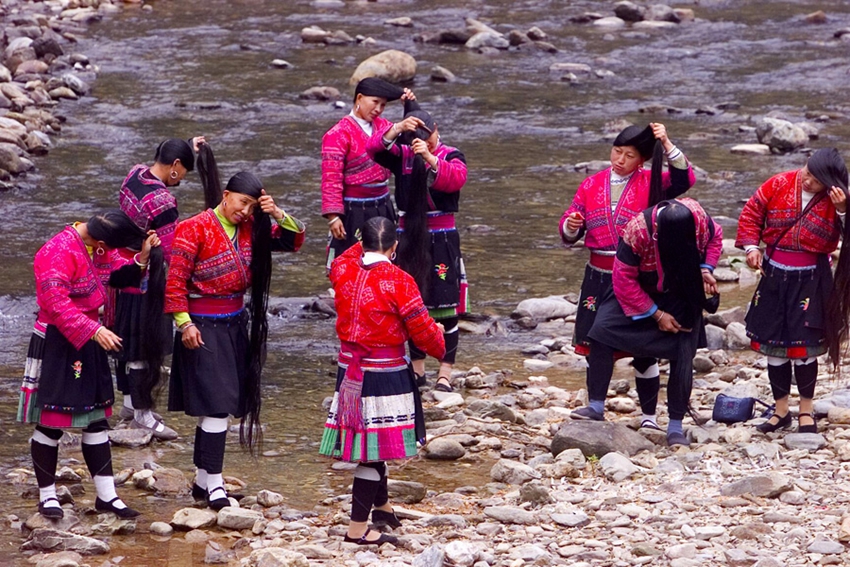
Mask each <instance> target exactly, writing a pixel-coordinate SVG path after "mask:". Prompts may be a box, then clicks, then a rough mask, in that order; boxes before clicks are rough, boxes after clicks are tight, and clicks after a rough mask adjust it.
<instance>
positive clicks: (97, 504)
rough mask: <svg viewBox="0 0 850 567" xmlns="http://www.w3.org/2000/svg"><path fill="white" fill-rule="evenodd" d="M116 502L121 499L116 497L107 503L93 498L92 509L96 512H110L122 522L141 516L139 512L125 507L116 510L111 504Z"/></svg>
mask: <svg viewBox="0 0 850 567" xmlns="http://www.w3.org/2000/svg"><path fill="white" fill-rule="evenodd" d="M116 500H121V498H119V497H118V496H116V497H115V498H113V499H112V500H110V501H109V502H104V501H103V500H101V499H100V498H95V500H94V509H95V510H97V511H98V512H112V513H113V514H115V515H116V516H118V517H119V518H121V519H124V520H127V519H130V518H135V517H137V516H140V515H141V512H139V511H137V510H133V509H132V508H130V507H129V506H126V505H125V506H124V507H123V508H116V507H115V505H114V504H113V502H115V501H116Z"/></svg>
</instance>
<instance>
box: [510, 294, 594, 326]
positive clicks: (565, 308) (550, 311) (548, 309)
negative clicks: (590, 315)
mask: <svg viewBox="0 0 850 567" xmlns="http://www.w3.org/2000/svg"><path fill="white" fill-rule="evenodd" d="M576 311H578V306H577V305H576V304H575V303H570V302H569V301H567V299H566V298H565V297H564V296H562V295H550V296H549V297H531V298H528V299H524V300H522V301H520V302H519V305H517V306H516V309H515V310H514V312H513V313H512V314H511V317H513V318H515V319H520V318H522V317H530V318H531V319H534V320H535V321H548V320H549V319H558V318H561V317H569V316H570V315H575V312H576Z"/></svg>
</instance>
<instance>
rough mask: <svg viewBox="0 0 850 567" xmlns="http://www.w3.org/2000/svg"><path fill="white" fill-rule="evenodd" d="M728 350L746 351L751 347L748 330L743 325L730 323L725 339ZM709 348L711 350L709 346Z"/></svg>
mask: <svg viewBox="0 0 850 567" xmlns="http://www.w3.org/2000/svg"><path fill="white" fill-rule="evenodd" d="M723 342H724V344H725V345H726V348H728V349H731V350H745V349H747V348H749V347H750V338H749V337H748V336H747V328H746V327H745V326H744V325H743V324H742V323H729V325H727V326H726V332H725V336H724V339H723ZM709 348H711V347H710V346H709Z"/></svg>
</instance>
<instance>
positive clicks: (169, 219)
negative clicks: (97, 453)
mask: <svg viewBox="0 0 850 567" xmlns="http://www.w3.org/2000/svg"><path fill="white" fill-rule="evenodd" d="M189 142H191V143H192V144H193V145H194V149H195V151H197V149H198V144H201V143H204V138H203V136H198V137H196V138H192V139H191V140H190V141H189ZM189 142H187V141H185V140H178V139H176V138H171V139H169V140H166V141H164V142H162V143H161V144H160V145H159V146H158V147H157V148H156V155H155V156H154V164H153V165H152V166H150V167H148V166H147V165H144V164H139V165H135V166H133V168H132V169H131V170H130V173H128V174H127V177H126V178H125V179H124V182H123V183H122V184H121V191H120V193H119V196H118V201H119V204H120V206H121V210H122V211H124V212H125V213H127V215H128V216H129V217H130V218H131V219H133V222H135V223H136V224H137V225H139V226H140V227H141V228H142V229H144V230H151V229H152V230H155V231H156V233H157V235H158V236H159V238H160V240H161V241H162V253H163V255H164V257H165V261H166V263H167V262H169V261H170V259H171V246H172V242H173V241H174V231H175V229H176V228H177V219H178V217H179V213H178V211H177V199H176V198H175V197H174V195H173V194H172V193H171V191H170V190H169V188H171V187H176V186H178V185H180V182H181V181H182V180H183V178H184V177H185V176H186V173H187V172H189V171H192V170H193V169H194V168H195V154H194V152H193V150H192V147H193V146H191V145H189ZM162 285H165V282H164V281H163V282H162ZM159 293H162V291H160V292H159ZM141 318H142V290H140V289H138V288H126V289H124V290H122V291H121V292H119V293H118V298H117V301H116V313H115V327H114V330H115V332H116V333H118V335H119V336H121V337H123V338H124V344H123V348H122V349H121V350H120V351H119V352H118V353H117V354H116V355H115V359H116V360H117V364H116V368H115V376H116V382H117V384H118V389H119V390H121V392H122V393H123V394H124V405H123V406H122V407H121V411H120V412H119V414H118V416H119V417H120V418H121V419H127V420H132V421H131V422H130V427H131V428H134V429H147V430H149V431H150V432H151V433H152V434H153V436H154V437H155V438H156V439H162V440H171V439H176V438H177V432H176V431H174V430H173V429H171V428H170V427H168V426H166V425H165V423H163V421H162V419H161V418H160V417H159V416H158V415H156V414H154V412H153V407H154V404H155V401H156V393H157V390H158V389H159V385H160V384H159V380H158V379H159V376H160V373H159V372H150V371H149V369H148V368H147V367H146V366H145V364H144V360H145V359H146V356H145V352H144V351H145V350H147V349H158V350H161V351H162V352H163V353H165V354H168V353H169V351H170V349H171V328H172V323H171V318H170V317H167V316H165V315H163V318H162V319H163V320H162V325H161V328H160V329H159V333H158V335H157V336H158V337H159V338H158V339H154V340H151V337H148V336H146V335H144V334H143V329H142V328H141V325H140V322H141ZM143 337H145V340H143ZM153 378H156V381H155V382H153V383H152V382H151V379H153Z"/></svg>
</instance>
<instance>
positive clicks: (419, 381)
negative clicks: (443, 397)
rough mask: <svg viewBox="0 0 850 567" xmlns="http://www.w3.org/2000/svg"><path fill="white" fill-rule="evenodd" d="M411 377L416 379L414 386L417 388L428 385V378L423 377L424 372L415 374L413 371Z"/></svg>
mask: <svg viewBox="0 0 850 567" xmlns="http://www.w3.org/2000/svg"><path fill="white" fill-rule="evenodd" d="M413 377H414V379H415V380H416V387H417V388H424V387H425V386H427V385H428V379H427V378H425V375H424V374H417V373H416V372H414V373H413Z"/></svg>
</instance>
